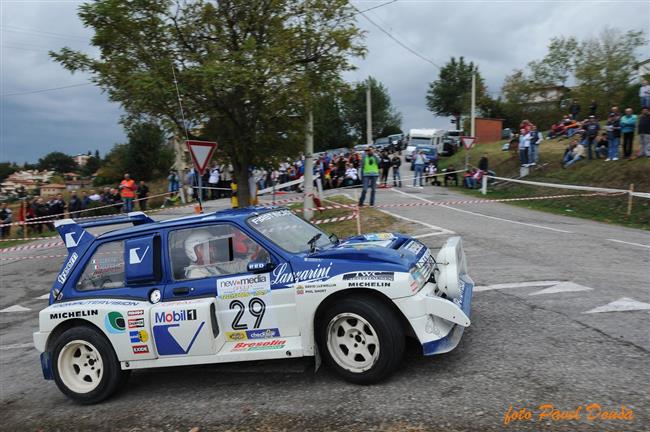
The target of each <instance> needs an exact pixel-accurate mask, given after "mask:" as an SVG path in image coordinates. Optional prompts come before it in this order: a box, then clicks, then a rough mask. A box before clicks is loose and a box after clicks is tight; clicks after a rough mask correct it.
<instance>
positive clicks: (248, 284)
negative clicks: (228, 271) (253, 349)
mask: <svg viewBox="0 0 650 432" xmlns="http://www.w3.org/2000/svg"><path fill="white" fill-rule="evenodd" d="M270 280H271V279H270V275H269V274H268V273H262V274H256V275H244V276H235V277H230V278H224V279H219V280H217V296H218V297H217V299H218V303H219V309H220V312H221V314H222V316H223V317H224V318H225V319H224V321H225V323H226V325H227V326H229V327H230V328H231V329H232V330H235V331H244V330H256V329H259V328H263V327H264V326H270V325H272V323H273V322H274V321H273V320H272V318H271V316H270V315H269V313H270V312H271V310H270V309H267V305H269V304H270V303H271V282H270Z"/></svg>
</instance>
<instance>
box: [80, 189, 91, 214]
mask: <svg viewBox="0 0 650 432" xmlns="http://www.w3.org/2000/svg"><path fill="white" fill-rule="evenodd" d="M91 203H92V200H91V199H90V197H89V196H88V194H87V193H86V191H81V209H82V210H85V209H87V208H88V207H90V204H91Z"/></svg>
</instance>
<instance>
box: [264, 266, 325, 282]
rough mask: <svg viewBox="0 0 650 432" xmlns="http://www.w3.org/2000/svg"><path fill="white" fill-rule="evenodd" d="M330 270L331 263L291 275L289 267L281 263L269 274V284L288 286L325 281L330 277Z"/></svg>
mask: <svg viewBox="0 0 650 432" xmlns="http://www.w3.org/2000/svg"><path fill="white" fill-rule="evenodd" d="M331 270H332V263H331V262H330V263H329V264H328V265H327V266H321V265H320V264H317V265H316V267H313V268H310V269H307V270H300V271H297V272H293V273H292V272H291V269H290V268H289V265H288V264H287V263H282V264H280V265H279V266H277V267H276V268H275V269H274V270H273V273H271V284H272V285H276V284H290V283H294V282H312V281H318V280H321V279H327V278H329V277H330V271H331Z"/></svg>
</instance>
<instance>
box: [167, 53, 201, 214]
mask: <svg viewBox="0 0 650 432" xmlns="http://www.w3.org/2000/svg"><path fill="white" fill-rule="evenodd" d="M172 76H173V77H174V87H176V97H177V99H178V106H179V107H180V109H181V119H182V120H183V129H184V130H185V139H186V140H187V141H189V140H190V134H189V132H188V131H187V121H185V112H184V111H183V100H182V98H181V92H180V90H178V81H177V80H176V68H175V67H174V62H173V61H172ZM194 174H195V175H198V172H197V171H196V170H194ZM198 181H199V182H201V178H199V179H198ZM197 189H198V190H199V194H198V196H197V197H196V198H197V199H198V201H199V210H200V211H201V213H203V202H202V201H201V198H202V197H201V193H202V188H201V187H199V188H197Z"/></svg>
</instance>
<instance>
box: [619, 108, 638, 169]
mask: <svg viewBox="0 0 650 432" xmlns="http://www.w3.org/2000/svg"><path fill="white" fill-rule="evenodd" d="M634 129H636V115H634V114H632V108H626V109H625V115H624V116H623V117H621V133H622V134H623V157H624V158H627V159H630V157H631V156H632V142H633V141H634Z"/></svg>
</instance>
